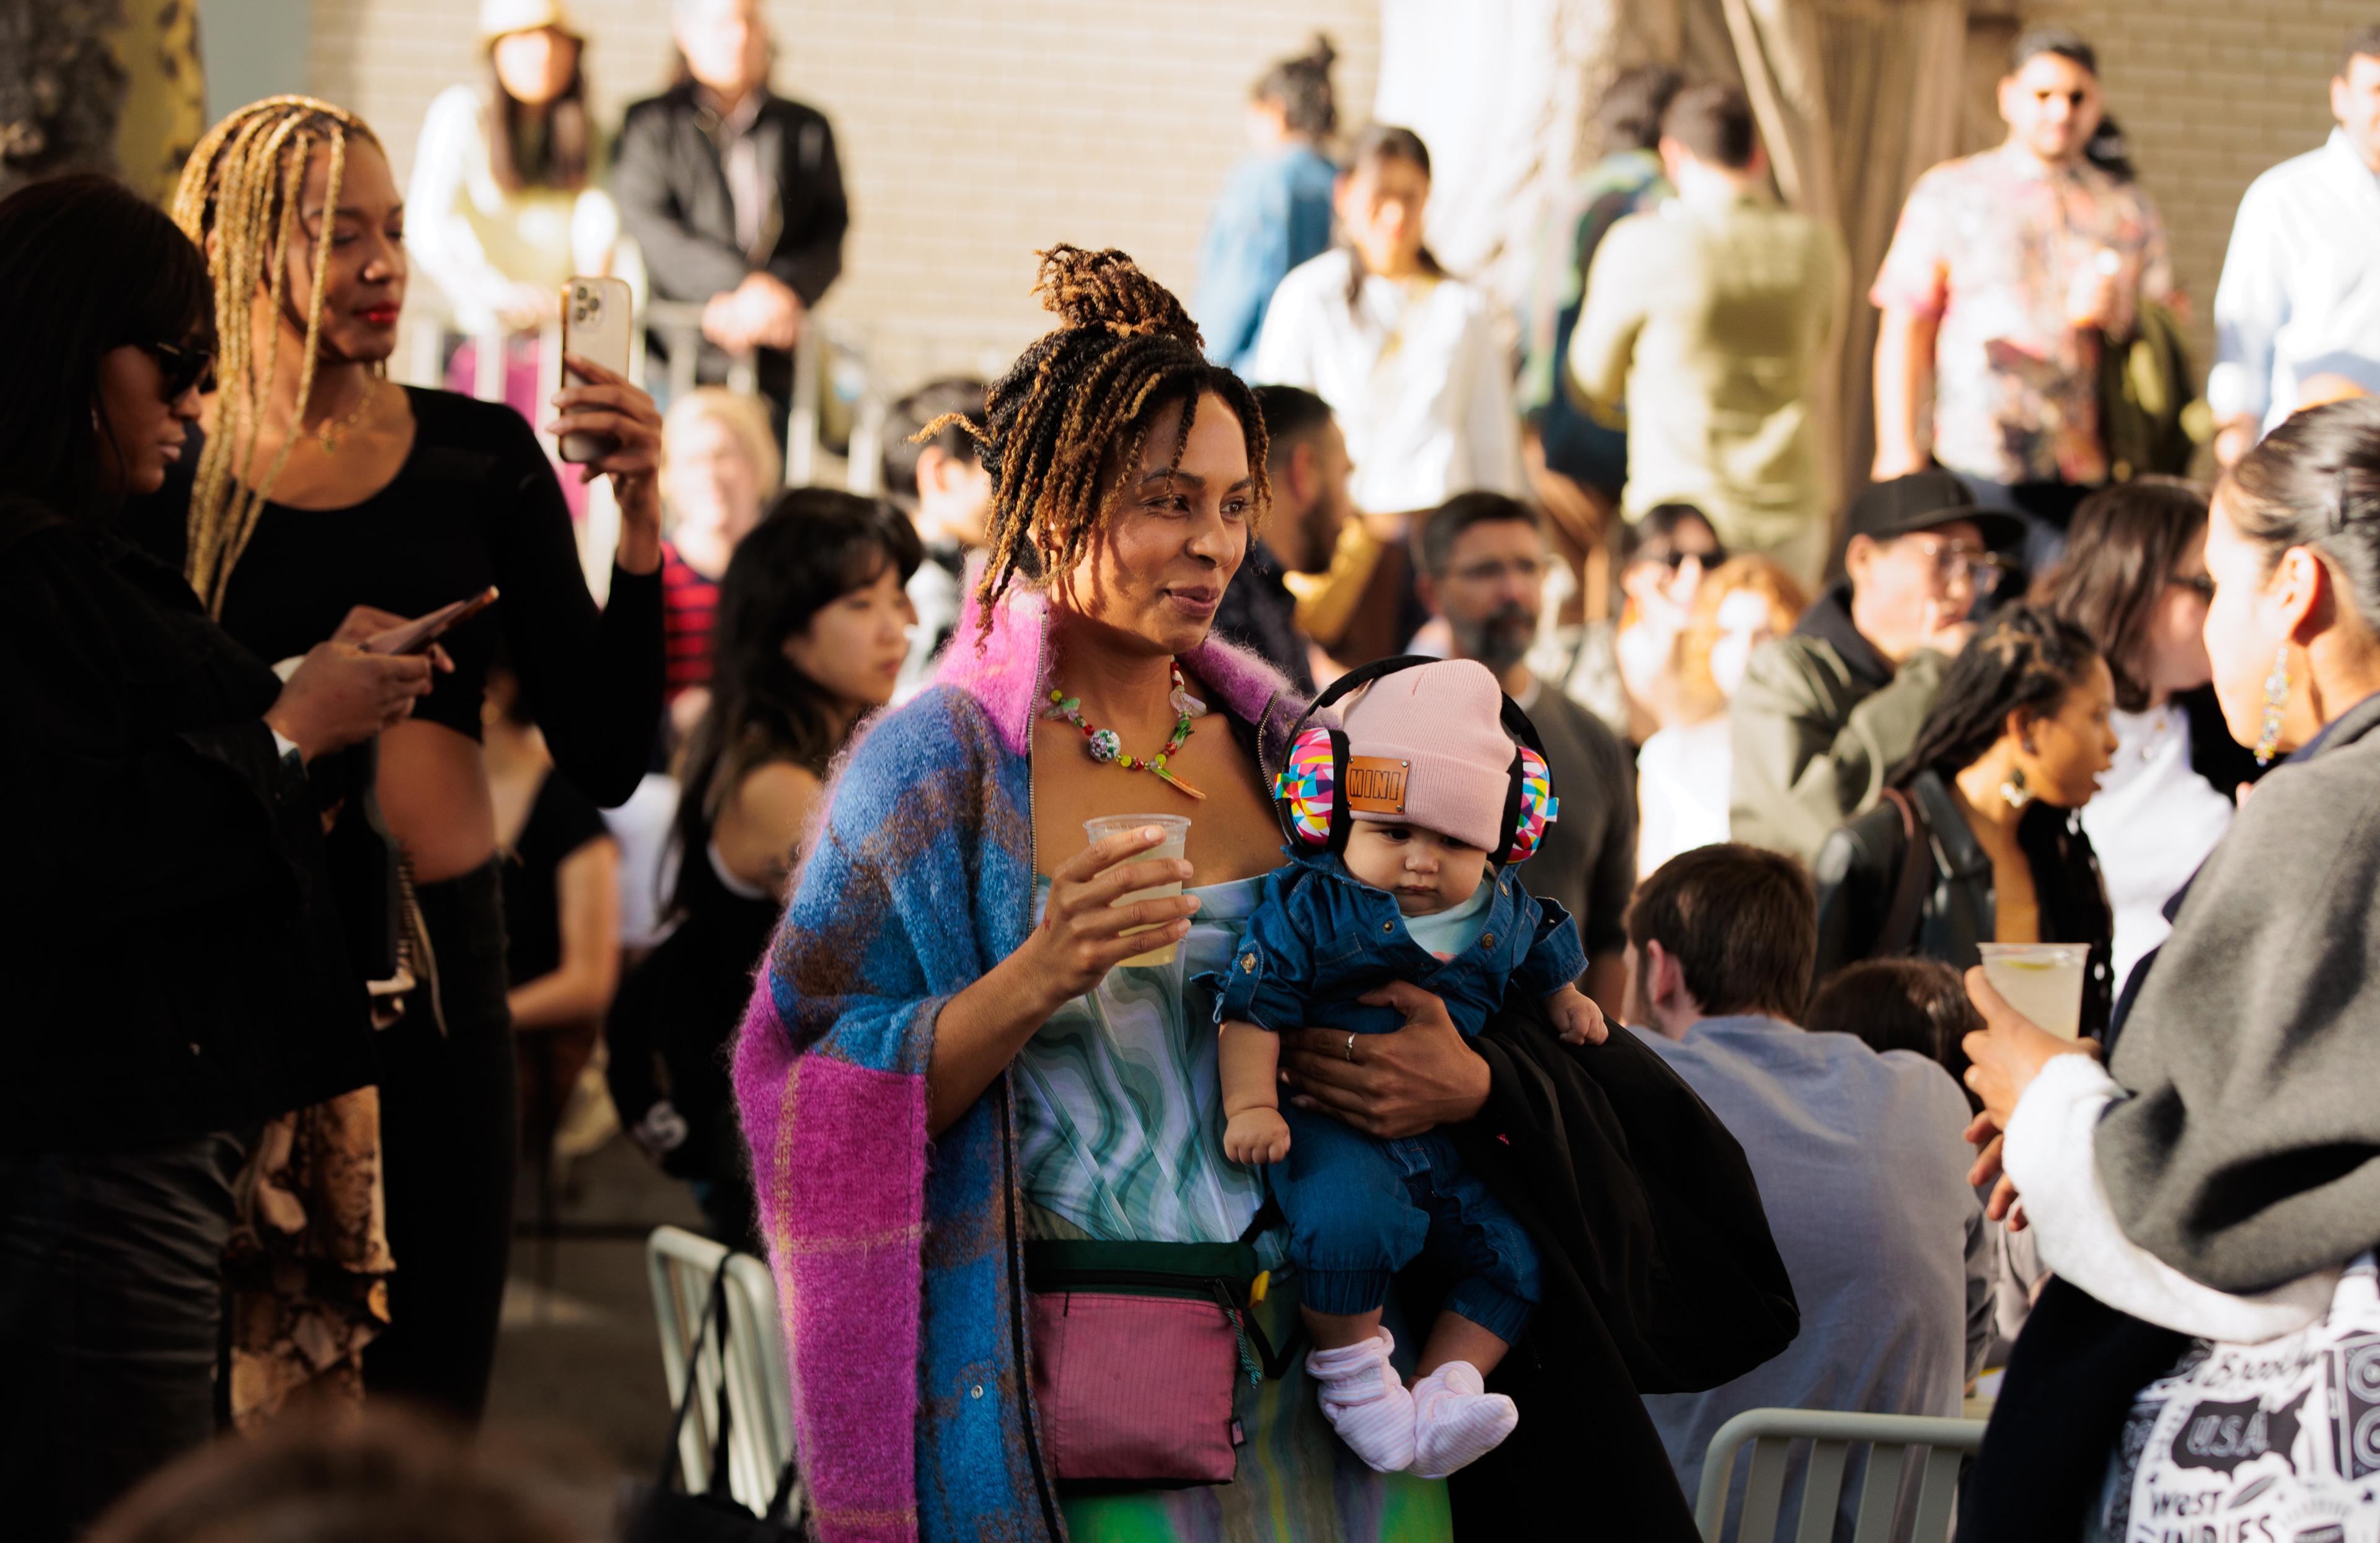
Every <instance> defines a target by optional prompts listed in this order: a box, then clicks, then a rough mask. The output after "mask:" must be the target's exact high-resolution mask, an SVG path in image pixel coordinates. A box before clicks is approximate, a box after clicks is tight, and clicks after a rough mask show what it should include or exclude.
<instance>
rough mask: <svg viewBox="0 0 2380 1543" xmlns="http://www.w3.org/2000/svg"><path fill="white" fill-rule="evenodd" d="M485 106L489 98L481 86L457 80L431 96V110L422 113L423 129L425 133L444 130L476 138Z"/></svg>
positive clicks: (447, 132)
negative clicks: (483, 93)
mask: <svg viewBox="0 0 2380 1543" xmlns="http://www.w3.org/2000/svg"><path fill="white" fill-rule="evenodd" d="M486 106H487V99H486V98H485V97H483V96H481V95H480V88H479V87H477V86H468V85H464V84H461V83H460V82H458V83H456V84H455V85H452V86H449V87H447V88H446V89H445V90H444V91H440V92H439V93H438V94H437V95H436V96H434V97H431V99H430V110H429V111H428V112H427V113H424V114H423V115H421V132H422V134H423V135H424V136H425V137H426V136H429V135H431V134H437V133H445V134H468V135H470V136H472V137H474V138H476V137H477V136H478V134H479V131H480V115H481V114H482V113H483V112H484V111H485V110H486Z"/></svg>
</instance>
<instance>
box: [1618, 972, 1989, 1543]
mask: <svg viewBox="0 0 2380 1543" xmlns="http://www.w3.org/2000/svg"><path fill="white" fill-rule="evenodd" d="M1631 1032H1633V1033H1634V1034H1635V1036H1636V1037H1637V1038H1638V1039H1642V1040H1643V1041H1644V1042H1645V1044H1647V1045H1649V1046H1651V1047H1652V1049H1653V1051H1654V1052H1655V1053H1656V1054H1658V1055H1659V1056H1660V1058H1661V1059H1662V1060H1663V1061H1664V1062H1667V1063H1669V1066H1670V1070H1672V1071H1674V1072H1676V1073H1677V1074H1678V1075H1679V1076H1681V1077H1682V1078H1683V1079H1684V1080H1685V1083H1686V1086H1687V1087H1691V1088H1693V1089H1694V1092H1695V1093H1696V1094H1698V1095H1699V1096H1700V1097H1701V1099H1702V1100H1703V1102H1705V1103H1706V1104H1708V1105H1709V1106H1710V1109H1711V1112H1712V1113H1714V1114H1716V1115H1718V1117H1719V1120H1720V1122H1721V1123H1722V1124H1725V1125H1726V1126H1727V1129H1728V1134H1729V1135H1730V1136H1734V1137H1735V1139H1736V1140H1737V1142H1738V1143H1740V1144H1741V1145H1742V1146H1743V1156H1744V1160H1745V1161H1747V1162H1748V1163H1750V1164H1751V1167H1752V1172H1753V1176H1754V1177H1755V1178H1756V1179H1757V1180H1758V1181H1759V1183H1760V1205H1761V1209H1763V1210H1764V1211H1766V1212H1767V1216H1768V1231H1769V1233H1770V1234H1771V1235H1772V1236H1773V1237H1775V1238H1776V1240H1777V1251H1778V1253H1779V1254H1780V1255H1782V1256H1783V1257H1784V1260H1785V1273H1786V1276H1787V1278H1788V1279H1790V1280H1791V1282H1793V1299H1794V1301H1795V1302H1797V1303H1799V1304H1800V1306H1801V1309H1802V1331H1801V1333H1800V1334H1799V1335H1797V1336H1796V1337H1795V1339H1794V1341H1793V1343H1791V1345H1789V1346H1787V1347H1786V1349H1785V1350H1784V1352H1783V1353H1782V1354H1780V1355H1778V1356H1777V1357H1776V1358H1775V1359H1773V1360H1770V1361H1767V1362H1765V1363H1763V1364H1762V1365H1761V1366H1759V1367H1755V1368H1754V1369H1753V1370H1751V1371H1748V1372H1746V1373H1744V1374H1743V1376H1742V1377H1739V1378H1737V1379H1735V1380H1733V1381H1732V1382H1727V1383H1722V1384H1721V1385H1720V1386H1718V1387H1717V1388H1713V1389H1710V1390H1708V1391H1704V1392H1698V1393H1663V1394H1657V1395H1651V1396H1647V1397H1646V1398H1645V1412H1646V1413H1647V1414H1649V1415H1652V1417H1653V1425H1654V1428H1656V1429H1658V1431H1659V1432H1660V1433H1661V1444H1662V1445H1663V1446H1664V1447H1666V1448H1667V1449H1668V1451H1669V1453H1670V1465H1671V1466H1672V1467H1674V1468H1675V1469H1676V1470H1677V1473H1678V1483H1679V1485H1680V1487H1681V1488H1683V1489H1684V1490H1685V1492H1686V1493H1687V1494H1689V1495H1692V1494H1696V1493H1698V1492H1699V1487H1700V1485H1701V1483H1702V1464H1703V1457H1704V1454H1705V1453H1706V1452H1707V1451H1708V1450H1709V1448H1710V1442H1711V1438H1712V1437H1713V1436H1715V1435H1717V1434H1718V1428H1719V1427H1720V1426H1722V1425H1724V1424H1726V1423H1727V1421H1728V1420H1729V1419H1730V1418H1732V1417H1733V1416H1734V1415H1740V1414H1742V1413H1743V1411H1745V1410H1746V1409H1759V1408H1767V1407H1771V1406H1777V1407H1783V1408H1788V1409H1835V1410H1848V1411H1855V1412H1858V1413H1863V1414H1870V1415H1938V1416H1944V1417H1949V1416H1953V1415H1957V1414H1958V1413H1959V1409H1960V1400H1961V1395H1962V1394H1963V1393H1964V1392H1965V1391H1966V1379H1967V1378H1968V1377H1969V1376H1970V1375H1971V1374H1972V1373H1973V1372H1975V1371H1978V1370H1980V1369H1982V1365H1983V1355H1984V1352H1985V1349H1986V1348H1987V1346H1988V1344H1989V1343H1990V1340H1991V1328H1992V1316H1991V1315H1992V1299H1991V1262H1990V1256H1989V1251H1988V1244H1989V1233H1987V1231H1986V1230H1985V1229H1986V1224H1985V1221H1984V1213H1983V1208H1982V1206H1981V1205H1979V1204H1978V1203H1977V1202H1976V1199H1975V1192H1974V1190H1973V1189H1972V1188H1970V1187H1969V1186H1968V1184H1967V1164H1968V1161H1969V1160H1970V1159H1971V1158H1972V1156H1973V1154H1972V1153H1971V1152H1969V1151H1968V1149H1967V1146H1966V1143H1965V1142H1964V1141H1962V1140H1961V1132H1962V1131H1963V1130H1964V1129H1965V1128H1966V1124H1967V1118H1968V1115H1967V1100H1965V1099H1963V1098H1961V1097H1960V1094H1959V1086H1958V1084H1957V1083H1955V1082H1953V1081H1951V1080H1950V1075H1949V1073H1948V1072H1945V1071H1944V1070H1943V1069H1942V1068H1941V1067H1940V1066H1939V1065H1937V1064H1936V1063H1933V1062H1931V1061H1928V1060H1926V1059H1925V1057H1923V1056H1921V1055H1919V1054H1917V1053H1916V1052H1915V1051H1887V1052H1885V1053H1883V1054H1880V1055H1879V1054H1878V1053H1876V1051H1872V1050H1870V1049H1869V1048H1868V1047H1867V1046H1866V1045H1865V1044H1864V1043H1862V1042H1861V1041H1860V1040H1858V1039H1853V1038H1852V1036H1850V1035H1848V1034H1812V1033H1808V1032H1806V1031H1805V1030H1803V1029H1800V1028H1797V1027H1794V1026H1793V1025H1791V1024H1789V1023H1783V1022H1780V1021H1779V1020H1778V1019H1775V1018H1765V1017H1752V1016H1745V1017H1729V1018H1705V1019H1703V1020H1702V1021H1701V1022H1700V1023H1697V1024H1695V1025H1694V1027H1692V1028H1691V1029H1689V1030H1687V1032H1686V1037H1685V1038H1684V1039H1665V1038H1663V1037H1662V1036H1661V1035H1658V1034H1655V1033H1652V1032H1650V1031H1648V1030H1645V1029H1641V1028H1639V1029H1633V1030H1632V1031H1631ZM1865 1464H1866V1453H1865V1452H1855V1453H1854V1454H1853V1455H1852V1458H1851V1460H1850V1463H1849V1464H1847V1465H1846V1467H1845V1469H1844V1476H1843V1488H1842V1500H1841V1514H1840V1520H1839V1525H1837V1527H1836V1529H1835V1536H1836V1537H1838V1538H1842V1537H1850V1536H1851V1526H1852V1518H1853V1517H1854V1516H1855V1514H1856V1513H1857V1508H1858V1505H1859V1500H1860V1494H1861V1487H1862V1483H1863V1476H1864V1473H1865ZM1748 1467H1749V1464H1739V1465H1738V1467H1737V1469H1736V1471H1735V1475H1734V1478H1733V1481H1732V1484H1731V1488H1730V1499H1729V1501H1728V1505H1729V1510H1730V1513H1731V1514H1732V1513H1740V1511H1741V1508H1742V1506H1743V1491H1744V1485H1745V1473H1746V1470H1747V1468H1748ZM1808 1467H1809V1459H1808V1456H1807V1454H1806V1452H1804V1451H1803V1450H1801V1449H1796V1451H1795V1452H1794V1453H1793V1455H1792V1456H1791V1459H1790V1460H1789V1462H1788V1464H1787V1466H1786V1471H1785V1506H1786V1509H1785V1514H1786V1515H1789V1516H1790V1515H1796V1514H1799V1513H1800V1511H1801V1492H1802V1485H1803V1478H1804V1476H1805V1475H1806V1473H1807V1471H1808ZM1910 1500H1913V1495H1912V1494H1909V1493H1904V1495H1903V1509H1904V1514H1903V1515H1902V1517H1901V1521H1900V1532H1898V1533H1896V1534H1895V1536H1906V1534H1907V1529H1908V1527H1909V1525H1910V1524H1911V1520H1912V1518H1911V1516H1910V1515H1909V1514H1906V1512H1907V1510H1908V1502H1909V1501H1910ZM1732 1535H1733V1534H1732V1529H1731V1528H1730V1531H1729V1533H1728V1534H1727V1536H1732Z"/></svg>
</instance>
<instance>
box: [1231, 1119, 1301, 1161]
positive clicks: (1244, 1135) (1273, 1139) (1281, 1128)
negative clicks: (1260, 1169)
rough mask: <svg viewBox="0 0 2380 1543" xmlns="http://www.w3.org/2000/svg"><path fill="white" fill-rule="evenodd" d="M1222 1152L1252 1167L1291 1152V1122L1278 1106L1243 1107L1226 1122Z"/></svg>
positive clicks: (1278, 1159) (1276, 1159) (1281, 1157)
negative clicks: (1271, 1107) (1266, 1107)
mask: <svg viewBox="0 0 2380 1543" xmlns="http://www.w3.org/2000/svg"><path fill="white" fill-rule="evenodd" d="M1223 1155H1224V1156H1225V1157H1227V1158H1230V1159H1231V1160H1233V1162H1240V1163H1245V1164H1246V1165H1247V1166H1249V1167H1251V1168H1253V1167H1255V1166H1256V1165H1257V1164H1258V1163H1260V1162H1279V1161H1280V1160H1281V1159H1283V1158H1285V1157H1287V1156H1289V1122H1288V1121H1286V1120H1284V1119H1282V1118H1281V1111H1280V1110H1277V1109H1262V1108H1258V1109H1244V1110H1242V1111H1240V1112H1238V1113H1237V1114H1234V1115H1233V1116H1232V1117H1231V1119H1229V1120H1228V1121H1226V1122H1224V1124H1223Z"/></svg>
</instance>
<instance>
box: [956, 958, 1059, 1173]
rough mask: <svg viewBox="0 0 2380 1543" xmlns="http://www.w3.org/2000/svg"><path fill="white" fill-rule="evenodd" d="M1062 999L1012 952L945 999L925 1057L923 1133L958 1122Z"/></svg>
mask: <svg viewBox="0 0 2380 1543" xmlns="http://www.w3.org/2000/svg"><path fill="white" fill-rule="evenodd" d="M1060 1006H1062V1002H1050V1001H1049V1000H1047V997H1046V993H1045V992H1044V990H1042V989H1041V988H1040V987H1039V986H1038V983H1037V982H1036V981H1035V980H1034V979H1033V978H1032V975H1031V972H1030V971H1029V970H1028V969H1027V968H1026V966H1024V965H1023V964H1022V963H1021V962H1020V961H1019V959H1018V956H1017V955H1016V954H1010V955H1009V956H1008V957H1007V958H1005V959H1002V961H1001V962H1000V963H999V964H997V965H994V966H992V967H991V968H990V970H988V971H986V972H985V973H984V975H983V976H982V977H981V978H979V979H977V981H976V983H975V984H974V985H972V986H969V987H967V988H965V990H962V991H960V992H959V993H958V994H957V995H956V996H954V997H953V998H951V1000H950V1001H949V1002H945V1003H943V1005H942V1011H941V1016H939V1017H937V1018H936V1019H935V1020H934V1050H933V1054H932V1057H931V1058H930V1059H929V1062H928V1063H927V1072H926V1098H927V1113H926V1133H927V1134H928V1135H929V1136H940V1135H941V1134H942V1132H944V1131H946V1130H948V1129H950V1128H951V1126H953V1125H954V1124H957V1123H958V1119H959V1116H960V1115H962V1114H965V1112H967V1110H968V1108H969V1107H970V1106H972V1105H973V1104H974V1103H975V1101H976V1100H977V1099H979V1098H981V1097H983V1090H984V1089H985V1088H987V1087H990V1086H991V1084H992V1080H993V1079H994V1078H996V1077H998V1076H999V1075H1000V1074H1001V1073H1002V1072H1004V1071H1006V1070H1007V1069H1008V1063H1010V1062H1011V1061H1014V1060H1015V1059H1016V1052H1017V1051H1021V1050H1023V1049H1024V1048H1025V1041H1026V1040H1027V1039H1032V1038H1033V1036H1034V1034H1035V1032H1036V1031H1038V1029H1039V1028H1040V1027H1041V1026H1042V1025H1043V1024H1044V1023H1047V1022H1048V1021H1049V1018H1050V1014H1052V1013H1055V1012H1056V1011H1057V1010H1058V1009H1059V1007H1060Z"/></svg>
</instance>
